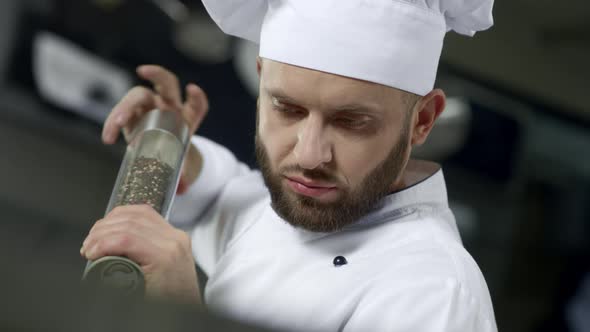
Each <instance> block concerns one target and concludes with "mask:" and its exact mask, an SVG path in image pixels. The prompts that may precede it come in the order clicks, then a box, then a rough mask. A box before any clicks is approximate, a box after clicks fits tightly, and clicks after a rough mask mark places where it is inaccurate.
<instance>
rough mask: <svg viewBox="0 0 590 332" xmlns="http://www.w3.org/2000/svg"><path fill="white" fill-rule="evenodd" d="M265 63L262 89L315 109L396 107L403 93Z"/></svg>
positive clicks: (305, 69) (374, 84) (376, 85)
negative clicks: (368, 105) (358, 106)
mask: <svg viewBox="0 0 590 332" xmlns="http://www.w3.org/2000/svg"><path fill="white" fill-rule="evenodd" d="M261 61H262V68H261V88H262V89H264V90H265V92H267V93H269V94H271V95H273V94H275V93H277V94H281V95H282V94H286V95H287V97H289V98H290V99H294V100H296V101H298V102H300V103H308V104H310V105H313V106H325V107H337V106H338V105H342V104H351V103H355V104H356V103H362V104H370V105H372V106H373V107H374V108H377V109H389V108H392V107H393V108H397V107H395V106H399V105H401V103H402V102H403V101H402V95H403V92H402V91H400V90H398V89H394V88H391V87H388V86H385V85H381V84H377V83H373V82H368V81H363V80H359V79H354V78H350V77H345V76H340V75H335V74H331V73H326V72H322V71H318V70H312V69H307V68H303V67H298V66H293V65H289V64H285V63H281V62H277V61H272V60H269V59H264V60H261Z"/></svg>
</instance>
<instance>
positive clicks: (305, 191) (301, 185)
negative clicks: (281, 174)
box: [285, 177, 337, 197]
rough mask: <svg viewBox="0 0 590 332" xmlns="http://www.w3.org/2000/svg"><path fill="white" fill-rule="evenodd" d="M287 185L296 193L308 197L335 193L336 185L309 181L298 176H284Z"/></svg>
mask: <svg viewBox="0 0 590 332" xmlns="http://www.w3.org/2000/svg"><path fill="white" fill-rule="evenodd" d="M285 179H286V181H287V183H288V185H289V187H290V188H291V189H292V190H293V191H294V192H296V193H298V194H300V195H304V196H309V197H323V196H328V195H330V194H331V193H335V192H336V190H337V187H336V186H335V185H334V184H330V183H326V182H321V181H311V180H307V179H303V178H299V177H285Z"/></svg>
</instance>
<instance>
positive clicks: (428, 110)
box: [412, 89, 447, 146]
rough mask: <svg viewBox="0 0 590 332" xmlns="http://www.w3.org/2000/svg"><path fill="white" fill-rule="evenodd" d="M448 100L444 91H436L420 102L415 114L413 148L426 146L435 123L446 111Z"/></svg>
mask: <svg viewBox="0 0 590 332" xmlns="http://www.w3.org/2000/svg"><path fill="white" fill-rule="evenodd" d="M446 98H447V97H446V96H445V93H444V91H443V90H441V89H434V90H432V91H431V92H430V93H429V94H427V95H426V96H424V97H422V98H421V99H420V101H418V103H417V104H416V106H415V112H414V121H413V123H414V126H413V130H412V145H413V146H419V145H422V144H424V142H425V141H426V138H428V134H430V131H431V130H432V127H434V122H435V121H436V119H437V118H438V117H439V115H440V114H441V113H442V112H443V110H444V109H445V105H446Z"/></svg>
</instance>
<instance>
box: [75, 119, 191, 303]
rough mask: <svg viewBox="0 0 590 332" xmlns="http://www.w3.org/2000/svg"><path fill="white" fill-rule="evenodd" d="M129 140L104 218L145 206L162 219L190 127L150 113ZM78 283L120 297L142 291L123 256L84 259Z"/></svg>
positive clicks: (135, 269) (140, 278)
mask: <svg viewBox="0 0 590 332" xmlns="http://www.w3.org/2000/svg"><path fill="white" fill-rule="evenodd" d="M128 141H129V143H128V145H127V150H126V152H125V157H124V158H123V162H122V164H121V168H120V169H119V174H118V176H117V180H116V181H115V185H114V188H113V191H112V193H111V197H110V200H109V203H108V206H107V209H106V213H105V215H106V214H108V213H109V212H111V210H113V209H114V208H115V207H117V206H122V205H134V204H148V205H150V206H151V207H153V208H154V210H156V211H157V212H158V213H159V214H160V215H161V216H162V217H164V218H165V219H167V218H168V214H169V212H170V207H171V205H172V202H173V200H174V197H175V195H176V188H177V186H178V181H179V180H180V170H181V167H182V162H183V160H184V156H185V154H186V151H187V148H188V144H189V141H190V133H189V127H188V125H187V124H186V122H185V121H184V120H183V119H182V117H181V115H180V114H179V113H178V112H169V111H161V110H158V109H155V110H152V111H150V112H147V113H146V114H145V115H144V116H143V117H142V118H141V119H140V120H139V122H138V123H137V125H135V126H134V127H133V129H132V130H131V133H130V134H129V135H128ZM82 280H83V282H84V283H85V284H88V285H92V286H98V287H104V288H107V289H109V290H114V291H115V292H117V293H120V294H123V295H133V296H139V297H141V296H143V294H144V293H145V278H144V275H143V272H142V270H141V268H140V267H139V265H138V264H137V263H135V262H133V261H132V260H130V259H129V258H127V257H119V256H105V257H102V258H100V259H97V260H95V261H88V263H87V264H86V268H85V270H84V274H83V276H82Z"/></svg>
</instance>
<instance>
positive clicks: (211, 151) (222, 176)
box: [169, 136, 251, 230]
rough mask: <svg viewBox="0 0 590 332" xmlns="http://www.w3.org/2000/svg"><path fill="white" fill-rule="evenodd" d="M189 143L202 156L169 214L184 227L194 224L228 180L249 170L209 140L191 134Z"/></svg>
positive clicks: (172, 220) (170, 219) (173, 222)
mask: <svg viewBox="0 0 590 332" xmlns="http://www.w3.org/2000/svg"><path fill="white" fill-rule="evenodd" d="M191 143H192V144H193V145H195V147H196V148H197V149H198V150H199V152H200V153H201V155H202V157H203V165H202V168H201V173H200V174H199V176H198V178H197V180H196V181H195V182H194V183H193V184H192V185H191V186H190V187H189V189H188V191H187V192H186V193H184V194H183V195H177V196H176V198H175V199H174V203H173V205H172V209H171V211H170V217H169V221H170V223H171V224H172V225H174V226H176V227H178V228H181V229H185V230H190V229H192V228H193V227H194V225H195V224H196V223H197V220H198V219H199V217H201V216H202V215H203V213H204V212H205V211H206V210H207V209H208V208H209V207H210V206H211V205H213V204H214V202H215V200H216V199H217V197H218V196H219V195H220V193H221V192H222V190H223V188H224V187H225V186H226V185H227V184H228V183H229V182H230V181H231V180H232V179H234V178H236V177H239V176H241V175H245V174H247V173H249V172H251V170H250V169H249V168H248V166H246V165H245V164H243V163H241V162H239V161H238V160H237V159H236V157H235V156H234V155H233V154H232V153H231V152H230V151H229V150H228V149H226V148H225V147H223V146H221V145H219V144H217V143H215V142H213V141H210V140H208V139H206V138H204V137H200V136H193V138H192V142H191Z"/></svg>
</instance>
